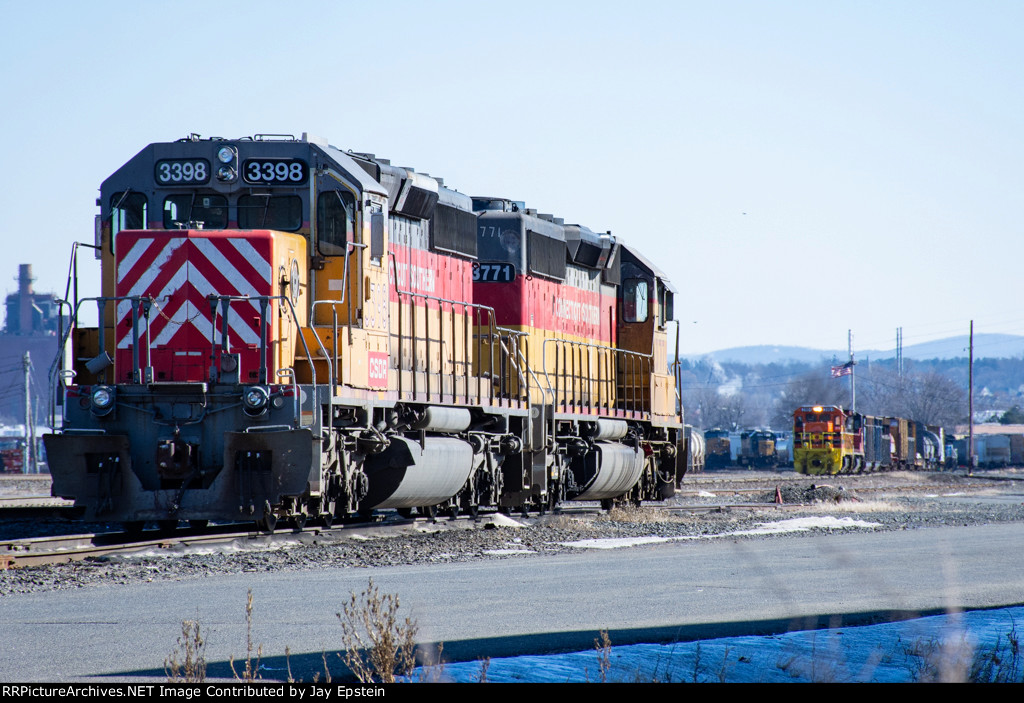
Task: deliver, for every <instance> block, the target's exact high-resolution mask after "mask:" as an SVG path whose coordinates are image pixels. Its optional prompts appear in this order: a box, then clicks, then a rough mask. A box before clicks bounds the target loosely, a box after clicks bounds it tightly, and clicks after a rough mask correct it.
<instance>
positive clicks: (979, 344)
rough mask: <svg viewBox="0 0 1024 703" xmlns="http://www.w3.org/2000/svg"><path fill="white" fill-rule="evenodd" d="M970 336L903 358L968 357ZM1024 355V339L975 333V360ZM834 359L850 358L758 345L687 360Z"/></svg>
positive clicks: (864, 353) (874, 355)
mask: <svg viewBox="0 0 1024 703" xmlns="http://www.w3.org/2000/svg"><path fill="white" fill-rule="evenodd" d="M969 345H970V337H969V336H968V335H962V336H958V337H947V338H946V339H939V340H936V341H934V342H922V343H921V344H911V345H908V346H905V347H903V358H905V359H917V360H920V361H927V360H929V359H955V358H958V357H964V358H966V357H967V348H968V346H969ZM854 354H855V356H856V357H857V358H858V359H865V358H870V359H891V358H893V357H895V356H896V350H895V349H889V350H885V351H882V350H878V349H872V350H868V349H854ZM1021 355H1024V336H1020V335H1012V334H976V335H974V358H975V359H982V358H993V359H1007V358H1012V357H1019V356H1021ZM833 357H835V358H836V359H837V360H840V361H841V360H843V359H845V358H846V357H847V350H846V349H845V348H844V349H810V348H808V347H787V346H781V345H772V344H759V345H756V346H749V347H733V348H731V349H722V350H720V351H714V352H710V353H708V354H690V355H685V357H684V358H687V359H707V358H711V359H714V360H715V361H719V362H722V361H733V362H737V363H741V364H769V363H786V362H793V361H795V362H800V363H805V364H815V363H819V362H821V361H831V360H832V358H833Z"/></svg>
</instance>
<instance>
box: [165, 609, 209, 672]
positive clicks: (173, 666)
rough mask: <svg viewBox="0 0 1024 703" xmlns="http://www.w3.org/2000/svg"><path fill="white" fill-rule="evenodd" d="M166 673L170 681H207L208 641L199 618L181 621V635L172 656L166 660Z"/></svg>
mask: <svg viewBox="0 0 1024 703" xmlns="http://www.w3.org/2000/svg"><path fill="white" fill-rule="evenodd" d="M164 673H165V674H167V681H168V682H169V683H202V682H204V681H206V641H205V640H204V639H203V636H202V633H201V632H200V630H199V621H198V620H182V621H181V636H180V637H178V644H177V645H176V646H175V647H174V651H173V652H171V656H170V657H168V658H167V659H165V660H164Z"/></svg>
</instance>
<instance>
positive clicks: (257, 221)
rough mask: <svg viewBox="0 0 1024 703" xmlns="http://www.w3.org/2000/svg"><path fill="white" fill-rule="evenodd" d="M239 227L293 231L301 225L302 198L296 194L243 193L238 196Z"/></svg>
mask: <svg viewBox="0 0 1024 703" xmlns="http://www.w3.org/2000/svg"><path fill="white" fill-rule="evenodd" d="M238 226H239V228H240V229H276V230H279V231H281V232H294V231H296V230H297V229H299V228H300V227H302V198H300V197H299V196H297V195H281V196H271V195H269V194H260V195H243V196H241V197H239V198H238Z"/></svg>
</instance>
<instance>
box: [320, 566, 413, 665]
mask: <svg viewBox="0 0 1024 703" xmlns="http://www.w3.org/2000/svg"><path fill="white" fill-rule="evenodd" d="M398 608H399V602H398V596H397V595H392V594H390V593H385V594H381V593H380V590H379V589H378V588H377V587H376V586H375V585H374V584H373V579H372V578H371V579H370V582H369V585H368V586H367V588H366V590H365V591H363V592H362V593H360V594H359V595H358V596H357V595H356V594H355V593H354V592H353V593H352V594H351V598H350V599H349V602H348V603H345V605H344V606H343V612H341V613H337V616H338V620H340V621H341V639H342V645H343V646H344V648H345V651H344V654H339V655H338V656H340V657H341V658H342V660H343V661H344V662H345V665H346V666H348V668H349V670H350V671H351V672H352V674H353V675H354V676H355V677H356V678H357V679H359V681H360V683H394V682H395V680H396V678H395V677H396V675H397V676H410V675H411V674H412V672H413V669H414V668H415V666H416V639H415V638H416V632H417V631H418V629H419V628H418V626H417V625H416V622H415V621H414V620H411V619H410V618H408V617H407V618H405V619H404V620H399V617H398Z"/></svg>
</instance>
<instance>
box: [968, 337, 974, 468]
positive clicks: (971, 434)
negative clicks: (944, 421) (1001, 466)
mask: <svg viewBox="0 0 1024 703" xmlns="http://www.w3.org/2000/svg"><path fill="white" fill-rule="evenodd" d="M967 363H968V364H969V366H968V368H967V475H968V476H970V475H971V474H972V473H973V472H974V320H971V343H970V355H969V356H968V362H967Z"/></svg>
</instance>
